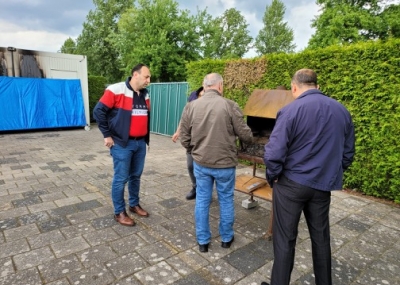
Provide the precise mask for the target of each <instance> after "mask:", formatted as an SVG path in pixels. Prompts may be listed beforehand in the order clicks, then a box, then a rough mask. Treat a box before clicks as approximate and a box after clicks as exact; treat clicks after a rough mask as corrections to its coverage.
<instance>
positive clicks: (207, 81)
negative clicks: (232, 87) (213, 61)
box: [203, 73, 224, 87]
mask: <svg viewBox="0 0 400 285" xmlns="http://www.w3.org/2000/svg"><path fill="white" fill-rule="evenodd" d="M223 81H224V80H223V79H222V76H221V75H220V74H218V73H210V74H207V75H206V77H204V80H203V86H204V87H211V86H216V85H218V84H219V83H221V82H223Z"/></svg>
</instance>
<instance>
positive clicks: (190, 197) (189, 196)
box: [186, 188, 196, 200]
mask: <svg viewBox="0 0 400 285" xmlns="http://www.w3.org/2000/svg"><path fill="white" fill-rule="evenodd" d="M193 199H196V188H193V189H192V190H190V192H189V193H188V194H187V195H186V200H193Z"/></svg>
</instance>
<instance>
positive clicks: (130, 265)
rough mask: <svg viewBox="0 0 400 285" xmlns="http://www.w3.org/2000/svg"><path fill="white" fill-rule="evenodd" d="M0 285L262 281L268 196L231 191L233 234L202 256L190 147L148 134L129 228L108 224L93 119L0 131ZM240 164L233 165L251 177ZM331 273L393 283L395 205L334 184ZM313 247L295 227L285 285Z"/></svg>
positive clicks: (107, 171) (397, 261)
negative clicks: (250, 205) (64, 126)
mask: <svg viewBox="0 0 400 285" xmlns="http://www.w3.org/2000/svg"><path fill="white" fill-rule="evenodd" d="M0 145H1V149H0V285H19V284H21V285H22V284H23V285H38V284H48V285H67V284H69V285H72V284H74V285H78V284H79V285H83V284H90V285H106V284H112V285H127V284H130V285H143V284H145V285H150V284H151V285H153V284H160V285H161V284H179V285H187V284H202V285H203V284H204V285H207V284H210V285H216V284H218V285H219V284H236V285H253V284H254V285H257V284H260V282H261V281H268V280H269V277H270V273H271V266H272V260H273V251H272V242H271V241H268V240H266V239H265V238H264V237H263V236H264V234H265V232H266V230H267V227H268V222H269V215H270V209H271V204H270V203H269V202H266V201H263V200H258V201H259V205H258V207H256V208H254V209H250V210H248V209H245V208H243V207H242V206H241V203H242V201H243V200H245V199H247V198H248V196H246V195H245V194H242V193H239V192H235V211H236V220H235V242H234V243H233V245H232V247H231V248H230V249H224V248H221V247H220V239H219V234H218V217H219V209H218V202H217V197H216V195H215V193H214V196H213V203H212V207H211V211H210V222H211V225H212V233H213V240H212V243H211V245H210V250H209V252H208V253H200V252H199V251H198V246H197V244H196V240H195V232H194V224H193V210H194V201H186V200H185V195H186V193H187V192H188V191H189V189H190V179H189V176H188V174H187V170H186V157H185V151H184V149H183V148H182V147H181V145H180V144H179V143H176V144H175V143H173V142H172V141H171V139H170V138H169V137H167V136H161V135H156V134H152V135H151V143H150V150H149V151H148V154H147V158H146V164H145V171H144V173H143V176H142V186H141V205H142V206H143V208H145V209H147V210H148V211H149V212H150V214H151V215H150V217H148V218H141V217H137V216H136V215H135V216H134V218H135V220H136V221H137V225H136V226H135V227H131V228H130V227H123V226H120V225H118V224H117V223H116V222H115V221H114V220H113V214H112V213H113V208H112V204H111V200H110V183H111V179H112V175H113V172H112V161H111V157H110V155H109V151H108V150H107V149H106V148H105V147H104V146H103V140H102V136H101V134H100V132H99V130H98V129H97V127H96V125H93V126H92V129H91V130H90V131H84V130H83V129H70V130H48V131H39V132H18V133H11V134H4V133H3V134H2V133H0ZM251 171H252V169H251V168H249V167H248V166H239V167H238V169H237V173H238V174H239V173H245V172H247V173H251ZM330 215H331V235H332V252H333V279H334V284H335V285H339V284H343V285H349V284H350V285H356V284H357V285H358V284H361V285H371V284H374V285H378V284H379V285H381V284H382V285H388V284H390V285H395V284H400V277H399V272H400V268H399V267H400V239H399V233H400V208H399V207H396V206H391V205H387V204H386V203H381V202H379V201H376V200H375V199H369V198H368V197H364V196H355V195H350V194H349V193H347V192H344V191H335V192H333V196H332V206H331V214H330ZM310 248H311V245H310V239H309V235H308V231H307V226H306V224H305V222H304V219H303V218H302V219H301V222H300V225H299V238H298V241H297V251H296V261H295V265H294V270H293V274H292V284H295V285H300V284H314V281H313V272H312V259H311V250H310Z"/></svg>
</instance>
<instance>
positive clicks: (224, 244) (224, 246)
mask: <svg viewBox="0 0 400 285" xmlns="http://www.w3.org/2000/svg"><path fill="white" fill-rule="evenodd" d="M234 240H235V237H234V236H233V237H232V239H231V240H230V241H227V242H224V241H223V242H221V246H222V247H223V248H230V247H231V244H232V243H233V241H234Z"/></svg>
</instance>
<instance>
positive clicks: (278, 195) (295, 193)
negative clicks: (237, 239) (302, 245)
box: [271, 176, 332, 285]
mask: <svg viewBox="0 0 400 285" xmlns="http://www.w3.org/2000/svg"><path fill="white" fill-rule="evenodd" d="M330 202H331V192H329V191H318V190H316V189H313V188H310V187H305V186H302V185H300V184H298V183H296V182H294V181H292V180H290V179H288V178H286V177H285V176H282V177H281V178H280V179H279V181H278V182H277V183H275V184H274V190H273V202H272V203H273V212H274V221H273V243H274V264H273V267H272V275H271V285H289V283H290V275H291V273H292V269H293V264H294V256H295V246H296V238H297V234H298V224H299V220H300V216H301V213H302V212H303V213H304V216H305V218H306V221H307V226H308V230H309V233H310V238H311V244H312V258H313V265H314V275H315V284H316V285H332V273H331V246H330V231H329V205H330Z"/></svg>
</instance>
